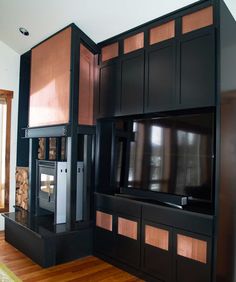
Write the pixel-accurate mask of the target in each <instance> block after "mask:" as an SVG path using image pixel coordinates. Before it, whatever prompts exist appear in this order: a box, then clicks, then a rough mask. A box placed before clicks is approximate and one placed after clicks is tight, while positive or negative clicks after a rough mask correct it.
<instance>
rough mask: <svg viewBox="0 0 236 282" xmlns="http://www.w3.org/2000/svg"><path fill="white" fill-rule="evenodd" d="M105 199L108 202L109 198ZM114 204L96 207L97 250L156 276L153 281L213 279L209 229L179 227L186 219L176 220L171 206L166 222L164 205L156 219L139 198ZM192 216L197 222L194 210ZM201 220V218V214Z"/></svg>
mask: <svg viewBox="0 0 236 282" xmlns="http://www.w3.org/2000/svg"><path fill="white" fill-rule="evenodd" d="M101 202H102V203H103V204H104V205H105V206H106V204H105V202H106V201H100V203H101ZM112 205H113V207H111V204H109V208H110V210H105V209H102V208H101V205H98V207H96V227H95V236H94V243H95V245H94V248H95V251H96V252H97V253H100V254H102V255H105V256H107V257H110V258H112V259H113V261H114V260H117V262H119V263H123V264H124V265H127V266H129V267H133V269H134V270H136V271H137V275H138V273H143V275H144V277H145V275H147V277H149V278H150V277H152V279H151V280H152V281H162V282H190V281H191V282H211V267H212V266H211V257H212V238H211V236H210V234H209V236H208V235H206V234H208V233H207V232H206V230H204V229H202V230H203V231H202V232H203V233H205V234H204V235H202V234H201V235H200V234H199V233H196V232H191V231H186V230H184V229H180V228H178V225H181V224H182V222H181V221H178V220H176V217H175V214H176V213H177V212H176V211H175V210H174V209H173V210H171V209H168V210H167V213H168V216H170V215H171V214H172V213H173V215H172V216H171V217H170V220H169V222H168V225H166V224H165V222H160V214H161V213H162V216H163V219H164V218H165V219H166V221H168V220H167V218H166V214H165V212H164V210H163V208H162V209H160V210H159V209H158V208H157V210H156V212H155V214H156V215H158V212H159V217H158V216H156V217H157V218H158V220H157V221H156V222H155V221H154V220H153V219H154V218H153V217H152V218H150V219H148V218H147V214H148V213H144V210H145V207H144V206H142V204H139V203H138V204H137V202H135V203H132V202H126V201H125V200H124V201H123V199H122V200H120V199H119V200H117V202H116V201H113V202H112ZM148 208H149V207H148ZM152 211H153V210H152ZM172 211H173V212H172ZM178 212H179V211H178ZM180 212H181V211H180ZM135 215H136V216H135ZM161 218H162V217H161ZM202 218H203V219H204V218H205V217H204V216H203V217H202ZM185 219H186V218H185ZM189 219H190V220H193V224H194V223H195V224H196V222H197V218H195V216H193V217H192V216H191V214H190V217H189ZM198 220H199V222H201V216H200V217H199V218H198ZM204 220H205V219H204ZM170 222H172V223H173V224H171V225H170ZM199 226H200V225H199ZM188 227H189V228H191V225H188ZM196 227H197V226H195V227H193V228H196ZM199 231H200V232H201V230H199ZM149 278H147V281H149Z"/></svg>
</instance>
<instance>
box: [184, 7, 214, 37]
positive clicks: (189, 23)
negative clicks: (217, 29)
mask: <svg viewBox="0 0 236 282" xmlns="http://www.w3.org/2000/svg"><path fill="white" fill-rule="evenodd" d="M212 24H213V7H212V6H210V7H207V8H204V9H202V10H200V11H197V12H195V13H192V14H189V15H186V16H183V18H182V33H183V34H184V33H188V32H190V31H193V30H197V29H200V28H202V27H206V26H209V25H212Z"/></svg>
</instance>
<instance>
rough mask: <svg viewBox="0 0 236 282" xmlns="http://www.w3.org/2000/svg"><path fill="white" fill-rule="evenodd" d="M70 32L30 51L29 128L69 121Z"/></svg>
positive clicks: (58, 35) (60, 34) (64, 32)
mask: <svg viewBox="0 0 236 282" xmlns="http://www.w3.org/2000/svg"><path fill="white" fill-rule="evenodd" d="M70 50H71V28H70V27H69V28H67V29H65V30H63V31H61V32H60V33H58V34H56V35H55V36H53V37H51V38H50V39H48V40H46V41H45V42H43V43H42V44H40V45H38V46H37V47H35V48H34V49H33V50H32V57H31V58H32V59H31V81H30V109H29V126H30V127H34V126H47V125H54V124H55V125H56V124H64V123H68V121H69V94H70V52H71V51H70Z"/></svg>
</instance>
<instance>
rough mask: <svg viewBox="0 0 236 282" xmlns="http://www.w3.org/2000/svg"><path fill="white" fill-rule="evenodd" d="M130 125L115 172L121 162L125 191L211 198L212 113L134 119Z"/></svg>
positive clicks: (207, 199) (206, 199) (118, 173)
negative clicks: (130, 131) (128, 134)
mask: <svg viewBox="0 0 236 282" xmlns="http://www.w3.org/2000/svg"><path fill="white" fill-rule="evenodd" d="M131 127H132V131H133V139H132V140H131V141H129V142H128V150H127V143H126V151H125V159H126V161H120V165H118V166H117V171H116V173H117V175H121V170H122V164H123V166H126V170H127V173H126V181H124V182H123V185H124V188H126V191H130V192H132V193H131V194H133V195H134V194H135V191H146V192H152V193H151V194H152V195H154V194H153V193H154V192H156V193H165V194H169V195H179V196H185V197H187V198H188V200H197V201H202V202H211V201H212V198H213V166H214V113H212V112H207V113H206V112H205V113H200V114H187V115H175V116H166V117H159V118H148V119H137V120H133V121H132V126H131ZM118 163H119V161H118ZM123 175H125V174H123ZM151 194H149V196H150V195H151ZM143 195H144V193H143ZM146 195H148V194H146Z"/></svg>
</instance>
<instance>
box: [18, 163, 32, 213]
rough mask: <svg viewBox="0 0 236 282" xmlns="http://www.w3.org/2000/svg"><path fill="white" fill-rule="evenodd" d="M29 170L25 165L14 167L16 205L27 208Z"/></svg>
mask: <svg viewBox="0 0 236 282" xmlns="http://www.w3.org/2000/svg"><path fill="white" fill-rule="evenodd" d="M28 179H29V171H28V168H27V167H17V168H16V206H18V207H21V208H22V209H25V210H28V188H29V180H28Z"/></svg>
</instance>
